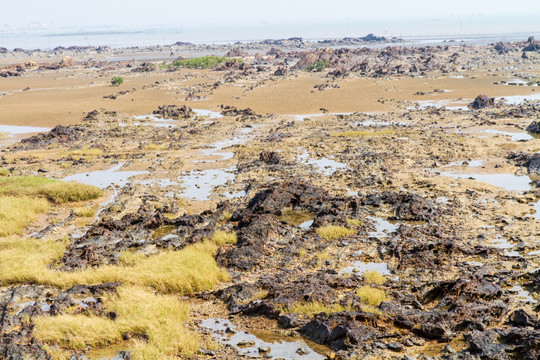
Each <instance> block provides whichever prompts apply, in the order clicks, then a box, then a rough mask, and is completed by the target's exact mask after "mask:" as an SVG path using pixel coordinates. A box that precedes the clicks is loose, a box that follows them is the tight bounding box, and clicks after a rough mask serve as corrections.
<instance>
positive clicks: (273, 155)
mask: <svg viewBox="0 0 540 360" xmlns="http://www.w3.org/2000/svg"><path fill="white" fill-rule="evenodd" d="M259 160H261V161H262V162H264V163H266V164H268V165H276V164H279V162H280V160H281V157H280V156H279V154H278V153H277V152H275V151H263V152H261V153H260V154H259Z"/></svg>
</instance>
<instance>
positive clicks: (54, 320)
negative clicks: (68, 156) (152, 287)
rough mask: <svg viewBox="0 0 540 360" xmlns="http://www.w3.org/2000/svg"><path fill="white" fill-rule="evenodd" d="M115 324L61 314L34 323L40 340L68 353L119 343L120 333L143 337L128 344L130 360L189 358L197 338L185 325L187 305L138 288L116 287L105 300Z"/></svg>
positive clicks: (172, 298) (41, 318)
mask: <svg viewBox="0 0 540 360" xmlns="http://www.w3.org/2000/svg"><path fill="white" fill-rule="evenodd" d="M105 308H106V310H107V311H113V312H115V313H116V314H117V318H116V320H114V321H113V320H110V319H108V318H103V317H97V316H86V315H60V316H56V317H40V318H37V319H36V320H35V329H34V335H35V336H36V338H38V339H40V340H41V341H43V342H45V343H48V344H54V345H60V346H61V347H63V348H66V349H71V350H82V349H85V348H86V347H88V346H91V347H102V346H106V345H109V344H112V343H116V342H120V341H121V340H122V338H123V336H124V335H126V334H130V335H132V336H135V337H137V335H143V334H144V335H146V336H147V337H148V341H147V342H143V341H134V342H133V343H132V344H130V345H129V350H131V351H132V352H133V356H132V358H134V359H174V358H177V354H183V355H185V356H190V355H193V354H194V353H195V352H196V350H197V348H198V343H199V335H198V334H197V333H196V332H194V331H191V330H188V329H187V328H186V327H185V325H184V324H185V323H186V322H188V321H189V304H188V303H185V302H181V301H180V300H179V299H178V298H177V297H175V296H172V295H161V294H155V293H154V292H152V291H148V290H146V289H144V288H141V287H137V286H125V287H121V288H120V289H119V291H118V295H110V296H108V297H107V298H106V300H105Z"/></svg>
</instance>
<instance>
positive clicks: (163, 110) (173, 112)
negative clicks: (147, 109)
mask: <svg viewBox="0 0 540 360" xmlns="http://www.w3.org/2000/svg"><path fill="white" fill-rule="evenodd" d="M152 114H154V115H159V116H161V117H163V118H172V119H189V118H192V117H193V115H195V113H194V112H193V109H192V108H190V107H187V106H186V105H181V106H177V105H163V106H159V107H158V109H157V110H154V111H153V112H152Z"/></svg>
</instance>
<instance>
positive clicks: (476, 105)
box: [469, 95, 495, 109]
mask: <svg viewBox="0 0 540 360" xmlns="http://www.w3.org/2000/svg"><path fill="white" fill-rule="evenodd" d="M493 106H495V98H492V97H489V96H487V95H478V96H477V97H476V99H474V101H473V102H472V103H470V104H469V107H470V108H471V109H484V108H487V107H493Z"/></svg>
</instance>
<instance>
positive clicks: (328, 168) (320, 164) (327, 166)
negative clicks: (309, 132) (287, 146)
mask: <svg viewBox="0 0 540 360" xmlns="http://www.w3.org/2000/svg"><path fill="white" fill-rule="evenodd" d="M298 160H299V161H300V162H301V163H303V164H305V165H313V166H314V167H315V168H316V169H317V171H318V172H320V173H321V174H323V175H327V176H330V175H333V174H334V173H335V172H336V171H338V170H345V169H348V165H347V164H343V163H340V162H338V161H335V160H332V159H328V158H326V157H322V158H320V159H314V158H310V157H309V153H308V152H307V151H305V150H304V152H303V153H302V154H301V155H299V156H298Z"/></svg>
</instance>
